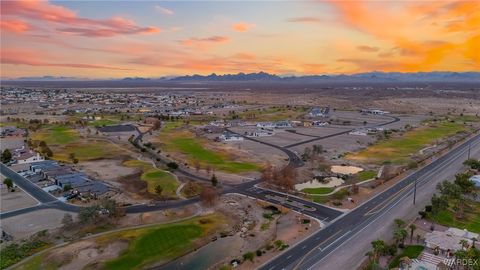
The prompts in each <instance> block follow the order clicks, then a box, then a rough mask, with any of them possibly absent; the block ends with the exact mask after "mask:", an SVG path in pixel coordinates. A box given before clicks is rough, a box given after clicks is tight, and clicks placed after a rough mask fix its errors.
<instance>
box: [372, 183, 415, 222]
mask: <svg viewBox="0 0 480 270" xmlns="http://www.w3.org/2000/svg"><path fill="white" fill-rule="evenodd" d="M413 184H414V183H413V182H412V183H410V184H408V185H406V186H405V187H403V188H402V189H400V190H399V191H397V192H395V193H394V194H393V195H391V196H390V198H389V199H388V200H386V201H384V202H382V203H381V204H378V205H376V206H375V207H374V208H372V209H370V211H368V212H367V213H365V215H364V216H369V215H372V214H375V213H378V212H379V211H381V210H382V209H384V208H385V207H387V205H388V204H389V203H390V202H391V201H393V200H395V199H396V198H397V197H398V196H399V195H400V194H401V193H402V192H403V191H404V190H405V189H407V188H409V187H410V186H411V185H413ZM378 207H380V209H378V210H377V208H378Z"/></svg>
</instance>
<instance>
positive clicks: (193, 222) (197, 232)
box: [98, 214, 224, 270]
mask: <svg viewBox="0 0 480 270" xmlns="http://www.w3.org/2000/svg"><path fill="white" fill-rule="evenodd" d="M223 221H224V220H223V217H222V216H220V215H218V214H213V215H209V216H204V217H196V218H193V219H189V220H186V221H183V222H178V223H172V224H164V225H160V226H155V227H151V228H142V229H136V230H131V231H125V232H120V233H113V234H110V235H107V236H105V237H102V239H98V242H102V241H112V240H117V239H125V238H127V239H130V243H129V247H128V249H127V250H126V251H125V252H124V253H123V254H122V255H121V256H120V257H118V258H117V259H115V260H112V261H109V262H107V263H105V265H104V269H112V270H113V269H115V270H117V269H119V270H122V269H126V270H127V269H128V270H130V269H140V268H142V267H143V266H146V265H148V264H150V263H153V262H157V261H168V260H172V259H174V258H176V257H179V256H181V255H182V254H185V253H186V252H188V251H189V250H191V249H193V248H194V247H195V246H196V243H195V240H196V239H199V238H201V237H203V236H205V235H208V234H209V233H211V232H212V230H214V229H215V228H217V227H218V226H219V225H220V224H222V223H223Z"/></svg>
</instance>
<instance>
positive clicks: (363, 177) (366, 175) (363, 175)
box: [357, 170, 377, 181]
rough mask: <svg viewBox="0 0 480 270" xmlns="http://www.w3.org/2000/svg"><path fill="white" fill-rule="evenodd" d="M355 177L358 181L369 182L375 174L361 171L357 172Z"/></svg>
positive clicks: (374, 172)
mask: <svg viewBox="0 0 480 270" xmlns="http://www.w3.org/2000/svg"><path fill="white" fill-rule="evenodd" d="M357 175H358V179H359V180H360V181H365V180H370V179H372V178H375V177H376V176H377V172H376V171H372V170H369V171H362V172H359V173H358V174H357Z"/></svg>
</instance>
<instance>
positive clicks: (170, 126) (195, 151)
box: [159, 122, 260, 173]
mask: <svg viewBox="0 0 480 270" xmlns="http://www.w3.org/2000/svg"><path fill="white" fill-rule="evenodd" d="M181 126H183V123H181V122H168V123H167V124H166V125H165V126H164V127H163V128H162V132H161V133H160V137H159V139H160V142H161V143H162V145H161V146H160V147H161V148H162V150H163V151H165V152H179V153H182V154H183V155H185V156H186V159H187V162H188V163H190V164H193V162H194V161H196V160H198V161H199V162H200V164H201V165H202V167H203V168H205V167H206V166H207V165H210V166H212V167H213V168H214V169H216V170H220V171H225V172H231V173H241V172H247V171H257V170H260V166H259V165H257V164H254V163H251V162H243V161H234V160H231V156H230V155H229V154H228V153H226V152H224V151H212V150H209V149H207V148H206V147H205V145H206V144H207V143H208V142H207V141H206V140H205V139H203V138H197V137H195V136H194V135H193V134H191V133H190V132H189V131H185V130H178V128H179V127H181Z"/></svg>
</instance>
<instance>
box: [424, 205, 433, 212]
mask: <svg viewBox="0 0 480 270" xmlns="http://www.w3.org/2000/svg"><path fill="white" fill-rule="evenodd" d="M425 212H429V213H430V212H432V206H431V205H427V206H425Z"/></svg>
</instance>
